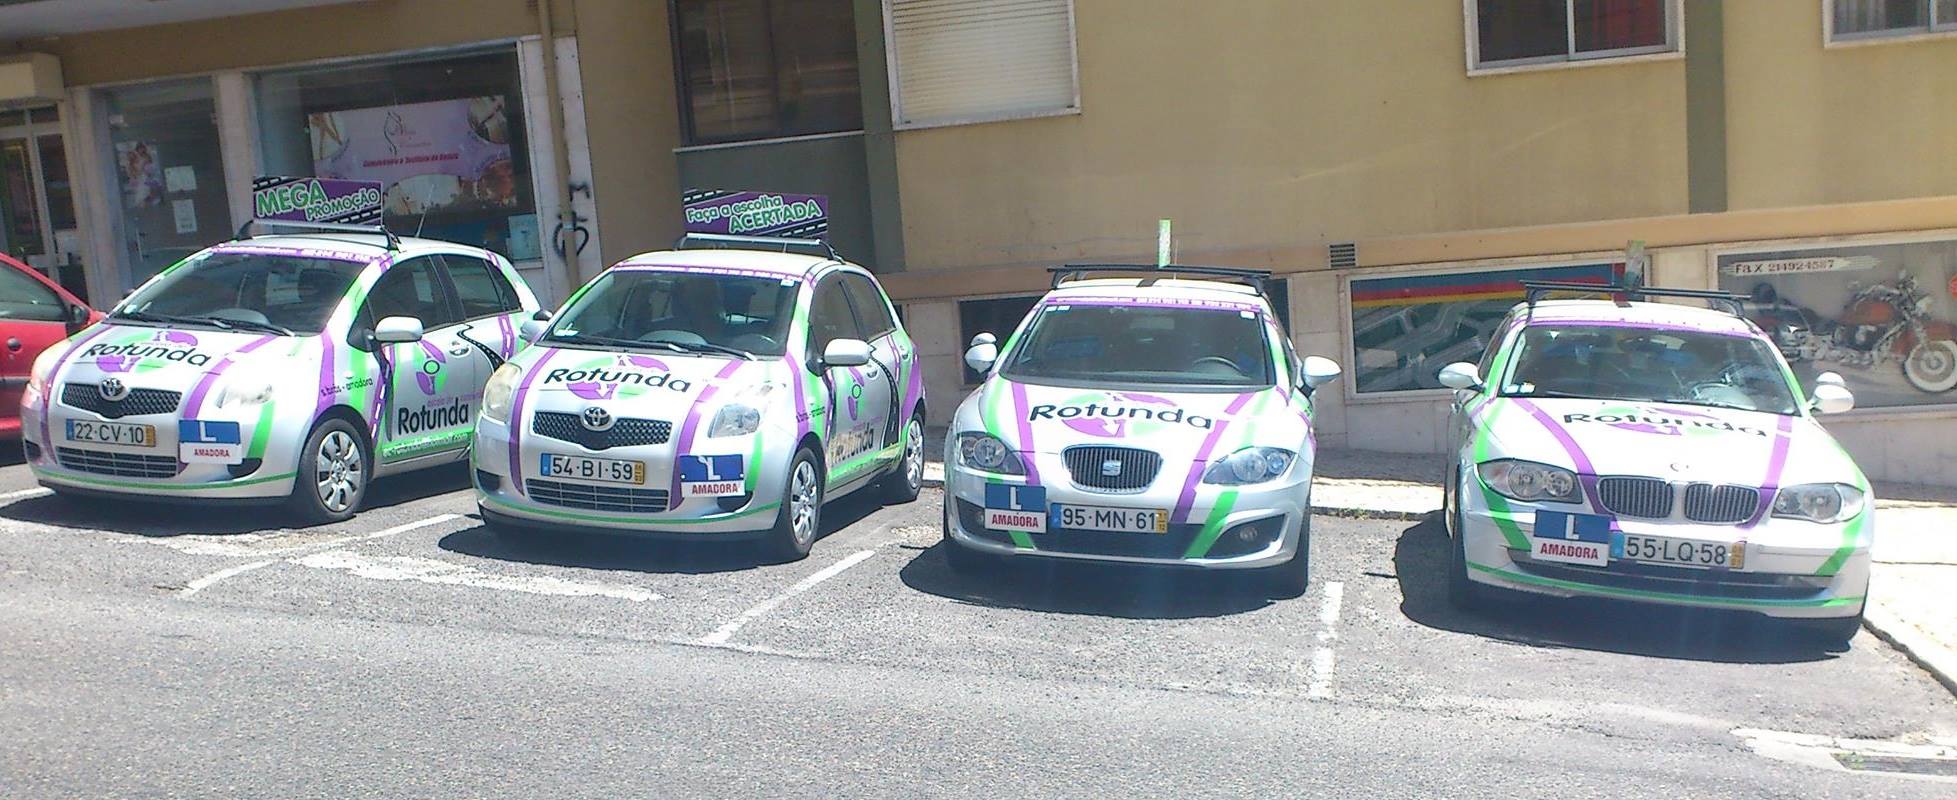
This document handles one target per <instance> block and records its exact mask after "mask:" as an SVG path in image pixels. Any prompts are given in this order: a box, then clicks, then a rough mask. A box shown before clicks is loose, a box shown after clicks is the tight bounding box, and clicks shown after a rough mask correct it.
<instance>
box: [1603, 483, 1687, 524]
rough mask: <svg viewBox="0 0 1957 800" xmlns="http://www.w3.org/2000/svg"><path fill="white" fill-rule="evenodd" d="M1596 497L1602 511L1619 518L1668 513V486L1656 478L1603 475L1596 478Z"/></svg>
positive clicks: (1669, 488) (1664, 516)
mask: <svg viewBox="0 0 1957 800" xmlns="http://www.w3.org/2000/svg"><path fill="white" fill-rule="evenodd" d="M1597 497H1598V499H1599V500H1601V501H1603V504H1604V510H1605V511H1609V512H1610V513H1612V514H1616V515H1617V516H1620V517H1644V518H1646V519H1664V518H1666V517H1669V516H1671V515H1672V485H1671V484H1669V483H1666V482H1664V481H1661V480H1658V479H1657V478H1621V477H1611V478H1604V479H1601V480H1599V481H1597Z"/></svg>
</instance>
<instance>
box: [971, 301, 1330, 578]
mask: <svg viewBox="0 0 1957 800" xmlns="http://www.w3.org/2000/svg"><path fill="white" fill-rule="evenodd" d="M1054 272H1055V277H1054V288H1053V290H1052V291H1051V292H1049V293H1047V295H1046V296H1045V297H1044V298H1042V299H1041V300H1040V302H1039V304H1038V305H1036V306H1034V308H1033V310H1032V312H1031V313H1030V314H1028V315H1027V317H1026V319H1025V320H1024V321H1023V322H1021V323H1020V326H1019V330H1018V331H1016V332H1015V333H1014V334H1013V335H1012V337H1011V338H1010V339H1008V340H1007V341H1006V344H1005V346H1004V347H998V346H996V345H995V344H994V339H993V337H992V336H991V335H990V334H981V335H980V336H978V337H977V338H975V339H974V340H973V346H972V348H971V350H970V351H968V352H967V354H966V362H967V364H968V365H970V366H971V367H972V368H973V369H974V370H977V371H979V372H981V373H985V379H984V382H983V383H982V384H980V386H979V388H978V390H977V391H976V392H974V393H973V394H972V395H971V397H969V398H967V399H966V400H965V402H964V404H963V405H961V406H959V408H958V411H957V413H956V414H955V415H954V416H953V418H952V424H951V429H950V431H949V437H948V439H947V441H946V443H945V471H946V488H945V520H944V526H945V539H946V542H945V544H946V547H947V558H949V559H950V562H951V565H952V567H953V569H957V570H967V569H970V568H971V567H974V566H978V565H979V564H981V563H982V562H983V561H984V559H985V558H986V557H987V556H1004V557H1013V558H1026V557H1030V558H1058V559H1090V560H1100V561H1118V562H1131V563H1147V564H1174V565H1183V566H1193V567H1203V568H1211V569H1251V568H1270V570H1271V573H1270V574H1271V575H1272V577H1275V578H1277V580H1278V583H1279V587H1280V589H1281V591H1284V592H1289V593H1292V594H1296V593H1299V592H1303V591H1304V588H1305V584H1306V582H1307V580H1308V579H1309V574H1308V573H1309V570H1310V559H1309V542H1310V531H1311V517H1310V513H1311V499H1310V498H1311V475H1312V457H1313V447H1314V444H1313V442H1314V439H1313V434H1312V400H1311V394H1312V391H1313V390H1314V389H1315V388H1316V387H1318V386H1320V385H1322V384H1324V383H1326V382H1327V381H1330V380H1332V379H1333V378H1335V377H1337V376H1338V374H1339V368H1338V365H1337V364H1335V363H1333V362H1332V361H1330V360H1329V359H1325V358H1320V357H1316V356H1314V357H1310V358H1305V359H1302V360H1300V359H1299V358H1298V357H1297V355H1296V353H1295V352H1293V350H1292V348H1291V345H1290V342H1289V340H1288V339H1287V337H1286V336H1285V335H1284V331H1283V329H1282V327H1281V326H1280V325H1279V322H1278V319H1277V317H1276V315H1275V314H1274V312H1273V310H1272V307H1271V304H1270V302H1269V301H1268V299H1267V298H1266V297H1265V294H1264V291H1263V289H1264V286H1265V284H1266V281H1267V279H1268V277H1269V275H1268V273H1262V272H1252V271H1246V270H1225V269H1216V268H1205V267H1163V268H1161V269H1160V270H1157V269H1155V268H1152V267H1133V266H1088V267H1062V268H1058V269H1056V270H1054ZM1138 273H1140V274H1138ZM1151 273H1152V274H1151ZM1117 275H1121V276H1124V277H1115V276H1117Z"/></svg>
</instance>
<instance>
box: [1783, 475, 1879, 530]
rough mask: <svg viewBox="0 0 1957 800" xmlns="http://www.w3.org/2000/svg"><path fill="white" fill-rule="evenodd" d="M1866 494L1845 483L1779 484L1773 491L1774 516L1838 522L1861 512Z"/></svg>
mask: <svg viewBox="0 0 1957 800" xmlns="http://www.w3.org/2000/svg"><path fill="white" fill-rule="evenodd" d="M1864 499H1865V496H1864V495H1863V494H1862V490H1861V489H1857V488H1855V487H1853V486H1849V485H1848V484H1845V483H1806V484H1801V485H1799V486H1782V487H1780V489H1779V491H1776V492H1774V509H1773V510H1774V516H1776V517H1786V518H1788V519H1804V520H1808V521H1810V522H1841V521H1842V520H1846V519H1853V518H1854V517H1855V515H1856V514H1860V513H1862V503H1863V500H1864Z"/></svg>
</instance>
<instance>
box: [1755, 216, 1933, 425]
mask: <svg viewBox="0 0 1957 800" xmlns="http://www.w3.org/2000/svg"><path fill="white" fill-rule="evenodd" d="M1954 282H1957V240H1953V241H1940V242H1915V243H1911V244H1878V245H1864V246H1859V247H1829V248H1823V249H1805V250H1786V251H1780V252H1764V253H1762V252H1754V253H1734V254H1728V255H1722V256H1720V257H1719V288H1721V289H1725V290H1727V291H1731V292H1735V293H1738V294H1747V295H1752V299H1751V301H1750V302H1749V303H1747V318H1749V319H1751V320H1753V322H1754V324H1756V325H1759V326H1760V327H1761V329H1763V330H1765V331H1767V332H1768V333H1769V334H1772V335H1773V337H1774V341H1775V343H1776V344H1778V345H1779V346H1780V350H1781V353H1782V354H1783V355H1785V356H1786V357H1787V361H1788V362H1789V364H1790V365H1791V366H1792V367H1793V368H1794V374H1795V376H1796V377H1798V378H1800V381H1801V384H1802V385H1803V386H1805V387H1807V388H1810V389H1812V388H1813V387H1814V377H1815V376H1816V375H1819V374H1820V373H1823V372H1834V373H1838V374H1840V375H1841V376H1842V378H1843V379H1844V380H1845V381H1846V382H1847V384H1848V388H1849V389H1850V390H1851V391H1853V392H1854V393H1855V406H1856V407H1857V408H1884V407H1897V406H1924V405H1940V404H1945V403H1957V296H1953V295H1952V292H1951V289H1952V288H1957V286H1954V285H1953V283H1954Z"/></svg>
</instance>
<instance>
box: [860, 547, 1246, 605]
mask: <svg viewBox="0 0 1957 800" xmlns="http://www.w3.org/2000/svg"><path fill="white" fill-rule="evenodd" d="M951 546H952V545H950V544H948V543H946V542H943V541H940V542H938V543H937V544H936V545H933V546H931V547H928V548H925V549H924V550H923V551H922V552H919V553H918V554H917V557H916V558H913V559H911V560H910V563H908V564H905V565H904V568H903V569H902V570H901V571H899V573H898V578H899V579H900V580H902V581H903V582H904V585H905V586H908V587H910V588H912V589H915V590H917V591H920V592H924V593H925V594H933V595H937V596H939V597H943V598H946V599H949V600H955V601H958V602H961V603H969V604H971V605H978V606H987V607H991V608H999V609H1014V610H1021V611H1043V612H1047V613H1052V614H1078V615H1082V616H1095V617H1119V618H1124V619H1197V618H1205V617H1224V616H1230V615H1234V614H1243V613H1247V612H1251V611H1256V610H1258V609H1261V608H1264V607H1266V606H1269V605H1271V604H1272V603H1273V602H1275V601H1274V599H1273V598H1272V597H1271V596H1270V594H1269V592H1268V591H1266V584H1267V582H1266V581H1264V580H1261V579H1260V578H1261V576H1253V575H1248V574H1243V573H1240V572H1235V571H1231V572H1210V571H1201V570H1193V569H1181V568H1175V567H1152V566H1142V565H1131V564H1099V563H1091V562H1081V561H1063V560H1060V559H1051V558H1004V559H999V560H998V561H997V562H996V563H993V564H990V565H988V567H987V568H986V569H984V570H982V571H980V572H976V573H973V574H959V573H956V572H953V571H951V565H950V564H947V563H946V562H945V549H946V548H948V547H951Z"/></svg>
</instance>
